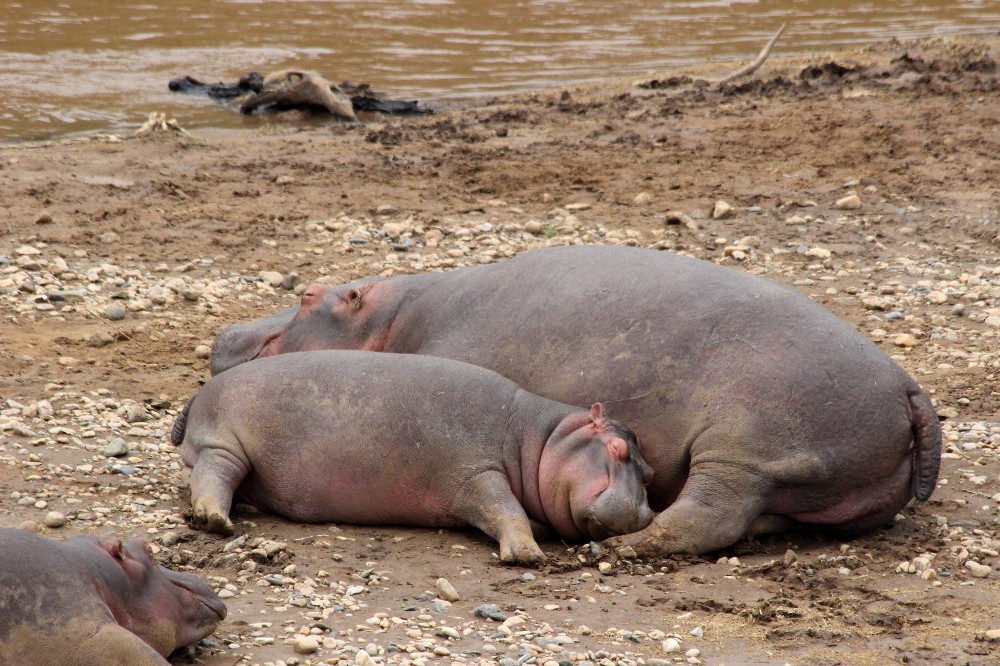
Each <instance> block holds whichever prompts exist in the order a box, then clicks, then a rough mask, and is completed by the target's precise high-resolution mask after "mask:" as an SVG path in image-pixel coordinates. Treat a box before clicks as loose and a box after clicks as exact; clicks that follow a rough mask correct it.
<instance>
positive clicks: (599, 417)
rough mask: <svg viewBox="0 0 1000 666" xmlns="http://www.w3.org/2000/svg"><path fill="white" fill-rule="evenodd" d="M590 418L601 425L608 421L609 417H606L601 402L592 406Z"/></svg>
mask: <svg viewBox="0 0 1000 666" xmlns="http://www.w3.org/2000/svg"><path fill="white" fill-rule="evenodd" d="M590 418H591V419H593V421H594V423H601V422H602V421H605V420H607V418H608V417H607V416H605V415H604V405H602V404H601V403H599V402H595V403H594V404H593V405H591V406H590Z"/></svg>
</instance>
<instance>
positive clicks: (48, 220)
mask: <svg viewBox="0 0 1000 666" xmlns="http://www.w3.org/2000/svg"><path fill="white" fill-rule="evenodd" d="M52 221H53V220H52V216H51V215H49V211H47V210H43V211H42V212H41V213H39V214H38V217H36V218H35V224H52Z"/></svg>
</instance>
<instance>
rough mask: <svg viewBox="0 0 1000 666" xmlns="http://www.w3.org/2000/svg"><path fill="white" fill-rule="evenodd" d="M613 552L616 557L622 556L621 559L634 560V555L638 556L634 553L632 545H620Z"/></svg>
mask: <svg viewBox="0 0 1000 666" xmlns="http://www.w3.org/2000/svg"><path fill="white" fill-rule="evenodd" d="M615 553H617V554H618V557H620V558H622V559H623V560H634V559H635V558H636V557H638V556H637V555H636V552H635V548H633V547H632V546H620V547H618V548H616V549H615Z"/></svg>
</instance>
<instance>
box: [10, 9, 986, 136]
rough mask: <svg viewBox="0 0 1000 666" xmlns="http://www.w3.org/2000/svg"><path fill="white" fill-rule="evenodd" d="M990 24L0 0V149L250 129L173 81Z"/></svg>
mask: <svg viewBox="0 0 1000 666" xmlns="http://www.w3.org/2000/svg"><path fill="white" fill-rule="evenodd" d="M783 22H787V23H788V30H787V32H786V34H785V36H784V37H783V38H782V40H781V42H780V43H779V44H778V47H777V49H776V50H775V53H776V54H795V53H802V52H806V51H815V50H822V49H828V48H835V47H842V46H846V45H853V44H858V45H861V44H867V43H870V42H872V41H876V40H879V39H886V38H889V37H896V38H900V39H906V38H911V37H919V36H929V35H938V34H952V33H961V34H977V33H995V32H997V31H998V30H1000V2H998V0H933V1H924V2H918V1H915V0H893V1H892V2H878V1H876V0H867V1H861V0H771V1H768V2H764V1H755V0H686V1H672V0H658V1H657V0H619V1H617V2H615V1H611V2H609V1H608V0H495V1H493V2H487V1H484V0H150V1H149V2H141V1H138V2H118V1H115V0H63V1H57V0H2V2H0V73H2V75H3V80H4V84H5V85H4V95H3V98H2V99H0V143H6V142H12V141H14V142H16V141H25V140H38V139H50V138H58V137H66V136H73V135H77V134H81V133H88V132H97V131H124V130H128V129H130V128H135V127H137V126H139V125H140V124H141V123H142V122H143V121H144V120H145V118H146V116H147V114H148V113H149V112H150V111H164V112H167V113H168V114H171V115H173V116H176V117H177V118H178V120H179V121H180V122H181V124H182V125H183V126H184V127H186V128H188V129H197V128H199V127H255V126H258V125H259V124H260V123H261V122H262V121H261V120H260V119H259V118H241V117H239V116H238V115H237V114H234V113H232V112H229V111H227V110H225V109H220V108H218V107H217V106H214V105H213V104H210V103H208V102H206V100H204V99H198V98H190V97H185V96H181V95H177V94H174V93H171V92H169V91H168V90H167V82H168V81H169V80H170V79H171V78H174V77H178V76H182V75H185V74H190V75H192V76H195V77H197V78H200V79H203V80H209V81H219V80H235V79H236V78H237V77H238V76H240V75H241V74H245V73H247V72H249V71H252V70H256V71H260V72H267V71H270V70H275V69H283V68H288V67H294V68H300V69H313V70H317V71H319V72H321V73H322V74H324V75H325V76H326V77H327V78H329V79H331V80H333V81H341V80H350V81H354V82H360V81H366V82H368V83H371V84H372V85H373V86H374V87H376V88H378V89H380V90H384V91H388V92H390V93H392V94H393V95H394V96H398V97H402V98H407V99H419V100H421V101H425V102H429V103H430V104H431V105H432V106H433V105H434V104H447V103H451V102H456V101H462V100H468V99H470V98H474V97H477V96H482V95H493V94H497V93H505V92H513V91H525V90H530V89H537V88H545V87H552V86H557V85H560V84H568V83H578V82H586V81H594V80H599V79H603V78H608V77H613V76H628V75H640V74H644V73H647V72H650V71H654V70H662V69H665V68H669V67H674V66H679V65H685V64H691V63H701V62H705V61H708V60H738V59H751V58H753V57H754V55H755V54H756V53H757V51H758V50H759V49H760V47H761V45H762V44H763V43H764V42H766V41H767V39H768V37H769V36H770V35H771V34H772V33H773V32H774V31H775V30H776V29H777V27H778V26H779V25H780V24H781V23H783Z"/></svg>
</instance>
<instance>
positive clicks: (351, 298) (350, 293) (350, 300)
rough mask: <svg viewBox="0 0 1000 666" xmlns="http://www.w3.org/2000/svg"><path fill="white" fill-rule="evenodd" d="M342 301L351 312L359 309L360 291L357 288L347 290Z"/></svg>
mask: <svg viewBox="0 0 1000 666" xmlns="http://www.w3.org/2000/svg"><path fill="white" fill-rule="evenodd" d="M342 299H343V301H344V303H346V304H347V306H348V307H349V308H351V309H352V310H360V309H361V290H360V289H358V288H357V287H351V288H350V289H348V290H347V293H346V294H344V295H343V296H342Z"/></svg>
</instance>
